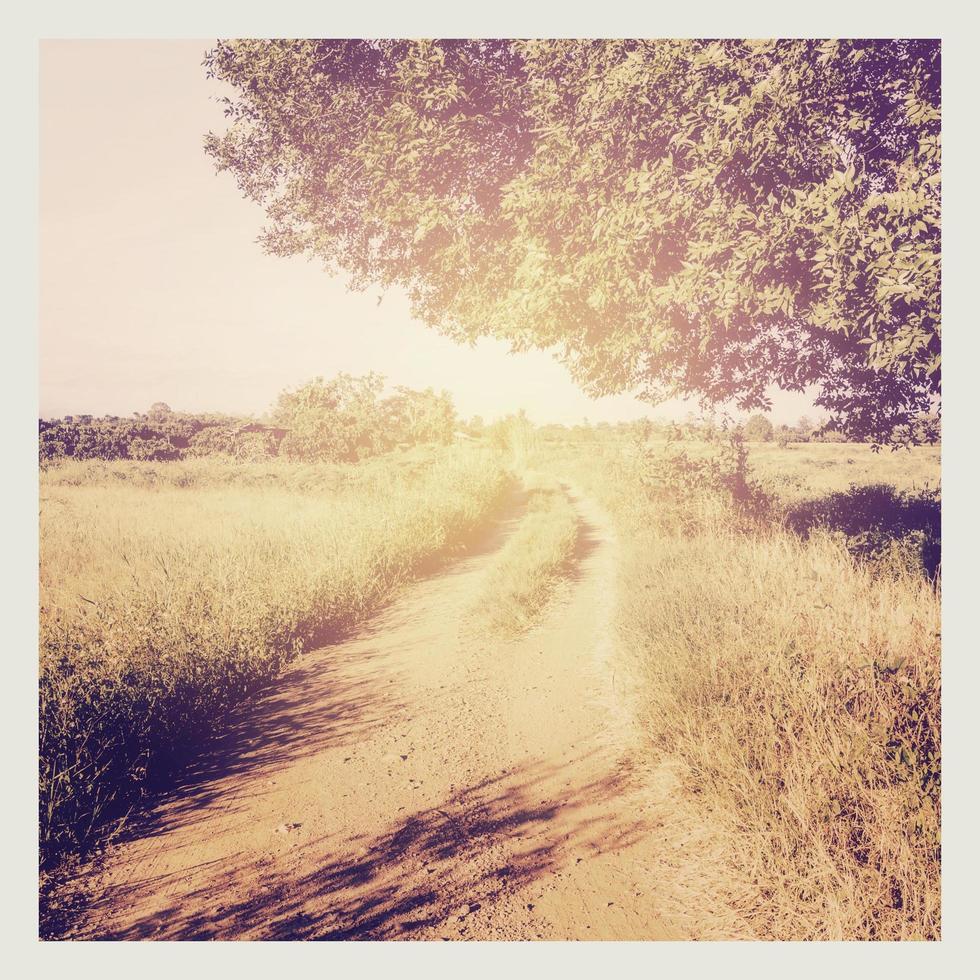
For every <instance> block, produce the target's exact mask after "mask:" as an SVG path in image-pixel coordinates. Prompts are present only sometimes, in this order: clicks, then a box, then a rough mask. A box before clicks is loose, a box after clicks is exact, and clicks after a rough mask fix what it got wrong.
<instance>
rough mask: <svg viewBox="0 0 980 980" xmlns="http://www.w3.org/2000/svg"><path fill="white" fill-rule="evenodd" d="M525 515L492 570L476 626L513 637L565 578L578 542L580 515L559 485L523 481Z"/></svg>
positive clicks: (544, 479) (537, 479) (541, 480)
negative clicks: (525, 505)
mask: <svg viewBox="0 0 980 980" xmlns="http://www.w3.org/2000/svg"><path fill="white" fill-rule="evenodd" d="M525 485H526V487H527V491H528V501H527V511H526V513H525V516H524V518H523V520H522V521H521V524H520V527H519V528H518V529H517V531H516V532H515V533H514V534H513V536H512V537H511V538H510V539H509V540H508V541H507V543H506V544H505V545H504V547H503V548H502V549H501V552H500V555H499V556H498V558H497V560H496V562H495V563H494V565H493V567H492V569H491V570H490V572H489V574H488V576H487V581H486V585H485V587H484V589H483V593H482V595H481V596H480V606H479V610H478V613H477V620H478V622H479V623H480V624H481V625H482V626H485V627H488V628H489V629H491V630H493V631H494V632H496V633H498V634H503V635H505V636H507V635H509V636H515V635H517V634H519V633H521V632H523V631H524V630H526V629H528V628H530V627H531V626H532V625H533V624H534V622H535V620H536V619H537V617H538V615H539V614H540V612H541V610H542V609H543V608H544V607H545V605H546V604H547V602H548V600H549V598H550V597H551V596H552V594H553V593H554V591H555V588H556V587H557V585H558V583H559V582H560V581H561V579H562V578H563V577H564V575H565V573H566V570H567V568H568V565H569V562H570V561H571V559H572V556H573V554H574V551H575V543H576V541H577V539H578V530H579V528H578V515H577V514H576V512H575V508H574V507H573V506H572V503H571V501H570V500H569V499H568V496H567V495H566V494H565V492H564V490H563V489H562V488H561V486H560V485H559V483H558V482H557V481H556V480H554V479H552V478H549V477H545V476H541V475H536V474H532V475H529V476H528V477H526V481H525Z"/></svg>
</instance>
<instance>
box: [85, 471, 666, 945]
mask: <svg viewBox="0 0 980 980" xmlns="http://www.w3.org/2000/svg"><path fill="white" fill-rule="evenodd" d="M570 496H571V499H572V500H573V502H574V503H575V506H576V508H577V510H578V513H579V518H580V536H579V542H578V547H577V552H576V562H575V565H574V572H573V574H572V576H571V578H570V579H569V581H568V582H567V583H565V585H564V587H563V589H562V590H561V592H560V594H559V596H558V597H557V598H556V600H555V601H554V602H553V603H552V604H551V606H550V607H549V609H548V611H547V614H546V616H545V618H544V619H543V621H542V622H541V623H540V625H539V626H538V627H536V628H535V629H534V630H532V631H531V632H530V633H528V634H527V635H525V636H524V637H522V638H520V639H519V640H516V641H512V642H506V643H504V642H498V641H493V640H490V639H488V638H487V637H482V636H480V635H479V634H478V633H477V632H476V631H475V630H474V629H473V628H472V626H471V625H470V621H469V619H468V613H469V612H470V611H471V610H472V608H473V603H474V601H475V597H477V596H479V594H480V590H481V586H482V581H483V576H484V575H485V574H486V573H487V570H488V569H489V568H490V567H491V565H492V563H493V561H494V558H495V556H496V554H497V552H498V551H499V549H500V547H501V546H502V544H503V542H504V541H505V540H506V539H507V537H508V536H509V535H510V534H512V533H513V531H514V530H515V528H516V527H517V526H518V525H519V523H520V520H521V518H522V516H523V505H522V495H519V494H518V495H515V497H514V498H513V499H512V500H511V502H510V505H509V506H508V507H507V508H506V509H505V511H504V513H503V514H502V515H501V516H500V517H499V519H498V520H497V521H496V522H495V524H494V526H493V527H492V528H491V530H490V532H489V533H488V534H487V536H486V537H485V538H484V540H482V541H481V542H480V543H479V544H478V545H477V546H476V547H475V548H474V549H473V550H472V551H471V552H470V553H469V554H468V555H467V556H466V557H464V558H462V559H460V560H459V561H457V562H455V563H454V564H452V565H451V566H450V567H448V568H446V569H443V570H442V571H441V572H439V573H438V574H436V575H434V576H432V577H430V578H427V579H425V580H423V581H419V582H417V583H414V584H413V585H411V586H410V587H409V588H407V589H406V590H405V591H404V592H403V593H402V594H401V596H400V597H399V598H398V599H397V601H395V602H394V603H393V604H392V605H391V606H390V607H389V608H388V609H386V610H385V611H384V612H382V613H381V614H379V615H378V616H377V617H375V618H374V619H373V620H372V621H371V623H370V624H369V625H368V626H367V627H366V628H365V629H363V630H361V631H360V632H359V633H358V634H357V635H356V636H355V637H353V638H351V639H348V640H346V641H344V642H342V643H339V644H335V645H333V646H330V647H326V648H324V649H322V650H317V651H314V652H311V653H309V654H306V655H304V656H303V657H302V658H300V659H299V660H298V661H297V662H296V663H295V664H294V665H293V666H292V667H291V668H290V669H288V670H287V671H286V672H285V673H284V674H283V675H281V677H280V678H279V679H278V680H277V681H276V682H275V684H274V686H273V687H272V689H271V690H270V691H269V692H268V693H267V694H266V695H264V696H263V697H262V698H261V699H259V700H258V701H254V702H252V703H251V704H249V705H245V706H243V707H242V708H241V709H240V710H239V711H238V712H237V714H236V716H235V719H234V721H233V723H232V725H231V726H230V728H229V729H228V731H227V732H226V733H225V734H224V735H223V736H222V737H221V738H220V739H218V740H217V741H216V743H215V744H214V745H213V746H212V747H211V748H210V749H209V750H208V752H207V753H206V755H205V756H204V757H203V758H202V759H200V760H199V761H198V762H197V763H196V764H195V765H194V766H193V767H191V769H190V770H189V771H188V772H187V774H186V777H185V778H184V779H183V781H182V784H181V785H180V786H178V787H176V788H175V790H174V792H173V793H172V794H170V796H169V797H168V798H167V799H164V800H163V801H161V802H160V804H159V805H158V806H157V807H156V808H155V810H154V811H153V812H152V813H150V814H149V815H148V816H147V818H146V819H145V820H142V821H140V822H139V824H138V825H136V826H135V827H134V830H133V833H131V835H130V838H129V839H127V840H124V841H120V842H119V843H116V844H114V845H112V846H111V847H110V848H109V849H108V850H107V851H106V853H105V854H104V855H103V856H102V858H101V859H100V860H99V861H98V862H97V863H93V864H91V865H89V866H88V867H86V868H85V869H83V871H82V872H81V873H80V875H79V878H78V879H76V882H75V884H76V885H77V886H81V887H83V888H84V890H85V891H87V892H88V893H89V894H90V895H91V896H92V900H91V902H90V905H89V908H88V910H87V911H86V913H85V914H84V915H83V916H82V917H80V919H79V920H78V921H77V922H76V923H75V925H74V928H73V930H72V933H71V935H72V938H112V939H209V938H215V939H219V938H220V939H397V938H402V939H440V938H442V939H658V938H673V937H672V936H671V934H670V932H669V930H668V929H667V928H666V926H665V925H664V922H663V919H662V915H661V910H660V909H659V908H658V901H657V887H658V882H657V880H656V870H655V869H656V868H657V866H658V865H657V861H656V854H657V841H658V837H657V833H656V829H657V826H658V820H657V816H656V801H655V800H651V799H650V797H649V793H648V790H645V789H644V788H643V787H642V785H641V781H640V780H639V779H637V778H636V777H635V776H634V774H633V772H632V769H631V764H630V758H631V752H630V745H629V742H630V739H631V737H632V736H631V734H630V721H629V718H630V711H629V706H628V703H627V693H626V692H625V691H623V690H622V685H621V684H620V688H619V689H617V680H616V677H617V671H616V666H617V665H616V662H615V657H616V651H615V646H614V644H613V642H612V636H613V628H612V623H613V613H614V603H615V594H614V583H615V574H616V541H615V536H614V535H613V533H612V531H611V529H610V527H609V524H608V522H607V521H606V520H605V518H604V516H603V515H602V512H601V511H600V510H599V509H598V508H597V507H596V506H595V504H593V503H592V502H591V501H589V500H587V499H586V498H584V497H582V496H581V495H579V494H577V493H576V492H574V490H571V491H570Z"/></svg>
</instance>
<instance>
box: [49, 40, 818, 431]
mask: <svg viewBox="0 0 980 980" xmlns="http://www.w3.org/2000/svg"><path fill="white" fill-rule="evenodd" d="M207 47H208V42H207V41H48V42H43V44H42V48H41V126H40V129H41V297H40V311H41V331H40V360H41V378H40V398H41V405H40V410H41V414H42V416H45V417H51V416H60V415H66V414H81V413H90V414H97V415H101V414H106V413H109V414H116V415H128V414H130V413H131V412H133V411H137V410H139V411H143V410H145V409H146V408H147V407H148V406H149V405H150V404H151V403H152V402H154V401H165V402H167V403H169V404H170V405H171V406H172V407H173V408H174V409H176V410H183V411H209V410H210V411H224V412H244V413H260V412H262V411H264V410H265V409H267V408H268V407H269V406H270V405H271V403H272V402H273V401H274V399H275V396H276V394H277V393H278V392H279V391H280V390H281V389H283V388H285V387H289V386H294V385H298V384H301V383H303V382H304V381H307V380H309V379H310V378H311V377H313V376H315V375H318V374H322V375H324V376H330V375H332V374H335V373H336V372H337V371H348V372H351V373H355V374H364V373H366V372H368V371H372V370H373V371H377V372H379V373H381V374H383V375H385V376H386V377H387V378H388V381H389V383H390V384H392V385H396V384H404V385H409V386H411V387H414V388H424V387H429V386H432V387H435V388H446V389H448V390H449V391H451V392H452V394H453V396H454V399H455V401H456V405H457V407H458V409H459V411H460V412H461V414H463V415H464V416H470V415H474V414H480V415H483V416H484V417H485V418H487V419H490V418H493V417H495V416H498V415H501V414H504V413H506V412H511V411H515V410H517V409H518V408H524V409H526V410H527V412H528V413H529V414H530V416H531V417H532V418H533V419H535V420H536V421H539V422H544V421H559V422H577V421H580V420H581V419H582V418H583V416H588V418H589V419H591V420H593V421H602V420H607V421H619V420H622V419H631V418H636V417H639V416H641V415H645V414H649V415H654V416H661V417H672V418H679V417H683V415H684V414H686V412H687V411H688V409H689V406H685V405H681V404H679V403H670V404H667V405H663V406H659V407H657V408H651V407H650V406H649V405H646V404H644V403H641V402H639V401H637V400H636V399H634V398H632V397H630V396H628V395H624V396H618V397H612V398H603V399H599V400H592V399H590V398H588V397H587V396H586V395H584V394H583V393H582V392H580V391H579V390H578V389H577V388H576V387H575V385H574V384H573V382H572V381H571V379H570V378H569V375H568V372H567V371H566V369H565V368H564V367H562V366H561V365H560V364H558V363H557V362H556V361H555V360H554V359H553V358H552V357H551V356H550V355H548V354H545V353H527V354H510V353H508V350H507V347H506V345H505V344H503V343H500V342H497V341H491V340H484V341H481V342H480V343H479V344H478V345H477V346H476V347H475V348H469V347H460V346H458V345H456V344H454V343H453V342H452V341H450V340H448V339H446V338H444V337H442V336H440V335H439V334H437V333H436V332H435V331H434V330H431V329H429V328H427V327H425V326H423V325H422V324H421V323H419V322H418V321H415V320H413V319H412V318H411V316H410V314H409V312H408V303H407V301H406V300H405V298H404V297H403V296H402V295H401V294H399V293H397V292H389V293H387V294H386V295H385V296H384V299H383V301H382V302H381V304H380V305H379V304H378V293H377V291H373V292H368V293H366V294H352V293H348V292H347V289H346V287H345V284H344V282H343V280H336V279H331V278H330V277H329V276H327V275H326V274H325V273H324V272H323V271H322V270H321V269H320V267H319V266H318V265H316V264H314V263H310V262H307V261H305V260H304V259H302V258H291V259H281V258H275V257H272V256H268V255H265V254H264V253H263V252H262V251H261V249H260V248H259V246H258V245H256V244H255V238H256V235H257V234H258V231H259V228H260V227H261V224H262V218H263V215H262V212H261V210H260V209H259V208H258V207H257V206H256V205H254V204H253V203H251V202H248V201H245V200H243V199H242V197H241V195H240V194H239V191H238V189H237V187H236V185H235V181H234V178H233V177H232V176H231V175H229V174H221V175H217V174H215V172H214V169H213V167H212V164H211V162H210V160H209V159H208V158H207V157H206V156H205V155H204V151H203V149H202V142H203V137H204V134H205V133H206V132H207V131H208V130H210V129H214V130H220V129H221V128H222V127H223V123H224V119H223V116H222V113H221V107H220V106H219V105H218V104H217V103H216V102H215V98H214V97H215V95H216V93H217V91H218V90H217V88H216V86H215V84H214V83H213V82H209V81H208V80H207V79H206V78H205V74H204V69H203V68H202V67H201V61H202V58H203V55H204V51H205V50H206V48H207ZM774 397H775V403H774V410H773V417H774V419H776V420H777V421H792V420H795V419H796V418H797V417H799V416H800V415H801V414H804V413H809V414H811V415H812V414H814V413H813V410H812V406H811V404H810V402H809V400H808V399H807V398H805V397H803V396H801V395H790V394H786V393H776V394H775V396H774Z"/></svg>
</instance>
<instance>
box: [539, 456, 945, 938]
mask: <svg viewBox="0 0 980 980" xmlns="http://www.w3.org/2000/svg"><path fill="white" fill-rule="evenodd" d="M819 448H820V453H819V454H817V456H815V457H813V458H808V456H806V455H804V454H803V453H802V452H801V453H799V454H798V455H797V456H796V457H793V458H794V459H795V460H796V461H797V462H796V464H795V465H793V464H792V463H791V464H789V465H787V461H786V460H785V458H784V459H782V460H773V459H772V458H770V459H768V460H762V461H761V465H760V466H759V467H758V470H757V469H756V468H754V467H753V466H752V465H751V463H750V459H752V457H751V456H748V455H747V454H746V449H745V445H744V444H743V443H742V442H741V441H740V440H735V442H734V443H729V444H727V445H726V444H724V443H718V444H716V445H714V446H711V445H709V444H707V443H702V444H699V445H692V444H690V443H684V444H683V447H681V446H678V445H677V444H668V443H667V442H658V443H643V442H641V443H639V444H637V443H633V444H632V445H631V444H630V443H629V442H628V441H626V440H622V441H620V442H619V443H618V444H616V443H614V442H612V441H610V442H607V443H606V444H605V445H602V444H599V445H591V446H590V447H589V450H588V454H587V456H586V455H585V454H583V453H582V451H581V447H574V446H571V445H568V446H564V447H563V446H560V445H554V444H553V445H551V446H550V447H545V448H543V449H542V450H541V451H540V453H539V455H538V457H537V459H536V460H535V464H536V465H538V466H540V467H541V468H542V469H548V470H550V471H551V472H553V473H556V474H559V475H565V476H571V477H573V478H574V479H575V480H576V482H578V483H580V484H581V485H582V486H583V489H585V490H586V492H589V493H591V494H593V495H594V496H595V497H596V498H597V499H598V500H599V501H600V502H601V503H602V504H603V505H604V506H605V507H606V508H607V510H608V511H609V512H610V514H611V515H612V516H613V517H614V519H615V521H616V523H617V525H618V528H619V534H620V539H621V544H622V553H623V564H622V567H621V573H620V585H619V591H620V609H619V632H620V639H621V642H622V644H623V646H624V647H625V649H626V651H627V654H628V656H629V659H630V663H631V669H632V670H633V672H634V675H635V688H636V691H637V694H636V713H637V716H638V717H637V719H636V721H637V725H638V726H639V728H640V730H641V731H642V733H643V739H644V742H645V746H646V749H645V754H646V759H647V763H646V764H647V767H648V769H649V771H650V772H653V773H659V774H660V775H661V776H662V775H663V774H664V773H665V772H669V773H670V774H671V776H672V778H674V779H675V780H676V789H675V790H674V792H673V793H672V795H671V797H670V800H669V803H668V806H667V807H666V810H665V812H666V814H667V816H665V826H664V832H665V847H664V861H665V868H664V875H663V880H664V882H665V886H666V887H667V888H668V889H669V888H671V887H673V889H674V891H675V895H674V902H675V906H674V912H675V913H676V915H677V917H678V918H679V919H682V920H684V921H685V922H686V923H687V926H688V927H689V929H690V931H691V932H692V934H694V935H700V936H702V937H705V938H733V937H759V938H770V939H926V938H938V936H939V929H940V926H939V921H940V919H939V917H940V891H939V887H940V640H939V637H940V596H939V588H940V586H939V571H938V552H937V551H936V552H934V551H933V550H931V547H928V546H927V545H929V546H931V545H935V548H936V549H938V541H939V526H938V489H937V483H938V454H937V452H936V451H935V450H933V449H916V450H914V451H913V452H912V453H908V452H904V451H903V452H900V453H896V454H890V453H885V454H881V455H880V456H875V455H874V454H872V453H870V452H869V449H868V447H866V446H858V445H836V446H825V447H824V446H822V447H819ZM753 455H754V454H753ZM784 456H785V454H784ZM854 459H857V460H859V461H860V462H859V463H853V464H852V462H851V460H854ZM820 463H826V464H828V465H819V464H820ZM774 464H778V465H774ZM856 471H857V472H861V473H862V475H863V476H864V478H865V479H866V480H867V482H868V484H870V486H868V485H865V486H862V485H860V484H856V485H852V483H851V482H850V479H851V477H852V476H853V475H854V474H855V472H856ZM757 472H762V473H767V474H768V475H769V477H770V478H769V479H764V478H761V477H760V476H758V475H757ZM902 474H904V479H903V478H902ZM883 475H884V478H885V479H887V480H894V481H895V482H890V483H888V484H886V485H884V487H883V479H882V478H883ZM777 477H778V478H777ZM787 480H789V481H790V482H789V483H787ZM913 483H915V484H916V486H917V487H918V488H919V489H914V488H913V486H912V484H913ZM924 483H925V484H928V486H926V487H925V488H924V489H922V487H923V484H924ZM875 484H877V487H876V486H875ZM830 485H833V486H834V489H832V490H828V487H829V486H830ZM788 487H789V488H790V489H791V491H792V492H790V493H788V494H787V493H786V492H785V491H786V490H787V488H788ZM882 494H884V496H882ZM869 495H870V497H872V498H874V497H875V496H876V495H877V496H878V498H879V504H880V505H881V506H877V507H875V506H871V507H870V509H869V508H867V507H865V514H864V516H865V517H867V516H868V514H869V513H870V515H871V516H872V517H874V518H875V519H876V520H877V524H876V526H874V527H872V528H870V530H869V528H867V527H864V528H862V527H861V526H859V525H860V523H861V520H860V519H861V513H862V511H861V506H862V502H863V503H864V504H867V500H868V497H869ZM896 502H897V504H896ZM851 503H853V504H854V506H849V505H850V504H851ZM934 504H935V506H933V505H934ZM804 511H805V512H807V513H808V514H809V515H810V518H811V519H810V520H809V522H808V524H807V526H806V528H805V531H804V529H803V528H802V527H800V526H798V525H797V526H794V523H793V516H794V515H797V516H798V515H799V514H800V513H801V512H804ZM842 516H843V517H848V518H850V520H851V524H850V525H849V526H848V525H847V522H846V521H843V522H842V521H841V520H840V518H841V517H842ZM872 523H874V522H872ZM665 901H669V899H665Z"/></svg>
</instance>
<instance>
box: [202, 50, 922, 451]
mask: <svg viewBox="0 0 980 980" xmlns="http://www.w3.org/2000/svg"><path fill="white" fill-rule="evenodd" d="M206 65H207V68H208V71H209V74H210V75H212V76H213V77H216V78H218V79H221V80H223V81H224V82H227V83H229V84H230V85H231V86H233V89H234V94H233V95H232V96H231V97H229V98H228V99H227V100H226V115H227V117H228V120H229V124H228V128H227V130H226V132H225V133H223V134H221V135H216V134H211V135H210V136H209V137H208V140H207V151H208V153H209V154H210V155H211V156H212V157H213V160H214V162H215V164H216V166H217V167H218V169H219V170H229V171H232V172H233V173H234V174H235V176H236V177H237V179H238V182H239V185H240V187H241V188H242V190H243V192H244V193H245V194H246V195H248V196H249V197H251V198H254V199H255V200H256V201H258V202H260V203H261V204H262V205H263V206H264V208H265V210H266V213H267V215H268V225H267V227H266V230H265V232H264V234H263V243H264V245H265V247H266V248H267V249H268V250H269V251H271V252H273V253H276V254H282V255H291V254H297V253H306V254H308V255H312V256H314V257H317V258H319V259H320V260H322V262H323V263H324V264H325V265H326V267H327V268H328V269H329V270H330V271H332V272H335V273H336V272H339V271H344V272H346V273H347V274H348V276H349V278H350V282H351V285H352V286H353V287H354V288H365V287H366V286H368V285H369V284H380V285H381V286H382V287H388V286H391V285H400V286H402V287H404V288H406V289H407V291H408V293H409V295H410V296H411V299H412V302H413V308H414V311H415V312H416V314H417V315H419V316H420V317H421V318H423V319H424V320H425V321H426V322H428V323H429V324H431V325H433V326H436V327H437V328H439V329H440V330H442V331H444V332H446V333H448V334H449V335H451V336H453V337H455V338H457V339H459V340H462V341H472V340H474V339H475V338H477V337H479V336H483V335H492V336H496V337H500V338H503V339H505V340H507V341H509V342H510V343H511V345H512V346H513V347H514V348H515V349H528V348H535V347H537V348H545V349H555V350H556V352H557V353H558V355H559V356H560V357H562V359H563V360H564V361H565V362H566V363H567V364H568V365H569V367H570V369H571V371H572V373H573V376H574V377H575V378H576V379H577V380H578V381H579V383H580V384H581V385H582V386H583V387H584V388H585V389H586V390H587V391H589V392H590V393H592V394H607V393H612V392H617V391H623V390H627V389H638V390H639V391H640V392H641V394H642V395H644V396H646V397H648V398H650V399H651V400H659V399H661V398H665V397H670V396H674V395H685V396H694V397H697V398H699V399H701V400H702V402H704V403H705V404H710V403H721V402H727V401H731V400H734V401H735V402H736V403H737V404H738V406H739V407H740V408H743V409H749V410H752V409H760V408H762V409H764V408H766V407H767V399H766V389H767V388H768V387H769V386H770V385H772V384H777V385H779V386H780V387H782V388H784V389H787V390H802V389H804V388H806V387H808V386H811V385H816V386H817V387H818V389H819V395H818V397H817V404H818V405H820V406H821V407H823V408H824V409H826V410H827V411H828V412H829V413H830V415H831V418H832V421H833V422H834V424H835V425H836V426H838V427H840V428H842V429H844V430H846V431H847V432H848V433H849V434H850V435H851V436H852V437H855V438H868V437H874V438H880V439H882V440H885V439H887V438H888V437H889V436H890V434H891V433H892V432H893V431H894V430H895V427H896V426H900V425H902V424H907V423H909V421H910V420H911V419H912V418H913V417H915V416H916V415H917V414H918V413H920V412H923V411H927V410H928V409H930V408H934V407H935V406H936V404H937V402H938V396H939V391H940V305H939V304H940V55H939V42H937V41H916V40H897V41H853V40H851V41H815V40H792V41H772V40H769V41H705V40H654V41H639V40H621V41H619V40H588V41H576V40H559V41H517V40H444V41H403V40H386V41H367V40H298V41H296V40H283V41H255V40H249V41H229V42H224V41H223V42H219V43H218V44H217V45H216V47H215V48H214V49H213V50H212V51H210V52H209V53H208V54H207V56H206Z"/></svg>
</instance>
